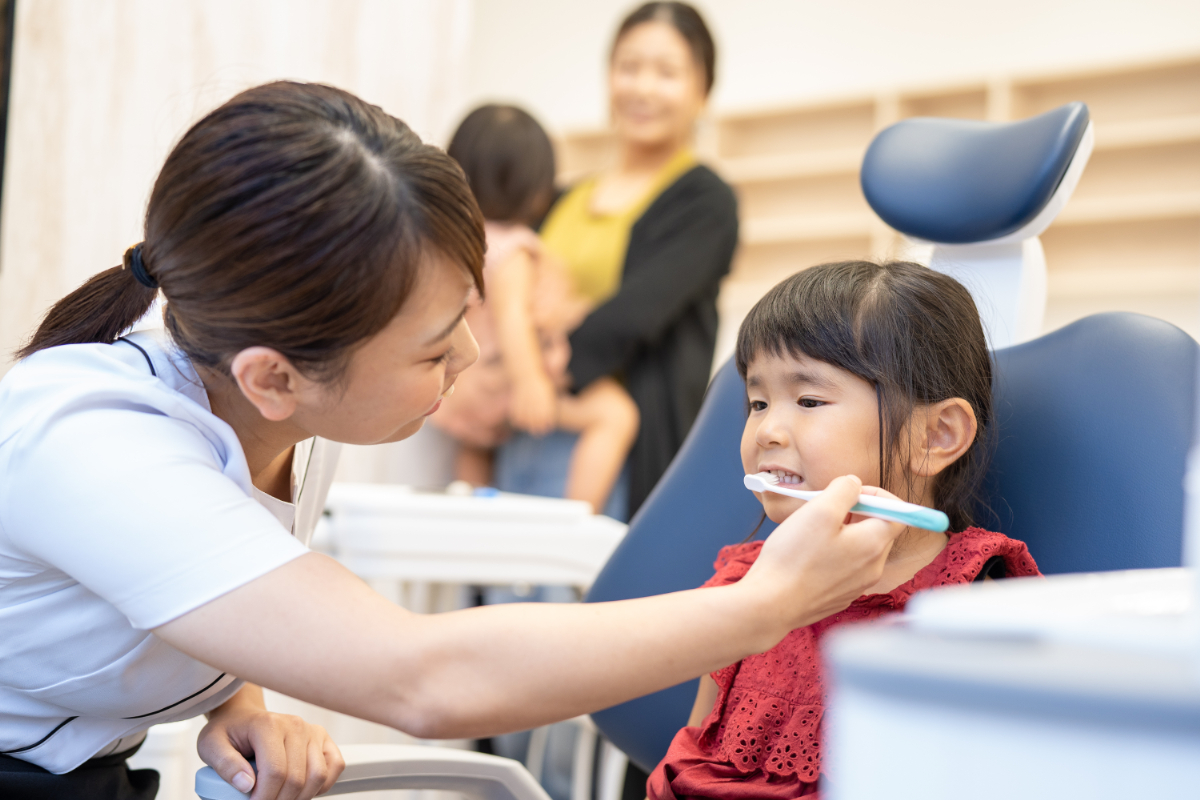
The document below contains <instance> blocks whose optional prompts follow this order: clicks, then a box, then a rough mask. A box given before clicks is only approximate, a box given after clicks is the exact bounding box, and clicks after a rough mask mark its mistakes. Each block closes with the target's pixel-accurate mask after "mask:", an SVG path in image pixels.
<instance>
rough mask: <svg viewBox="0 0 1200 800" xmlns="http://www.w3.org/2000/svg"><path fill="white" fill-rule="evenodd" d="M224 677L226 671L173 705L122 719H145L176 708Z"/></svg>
mask: <svg viewBox="0 0 1200 800" xmlns="http://www.w3.org/2000/svg"><path fill="white" fill-rule="evenodd" d="M224 677H225V673H224V672H222V673H221V674H220V675H218V676H217V677H216V680H214V681H213V682H212V683H210V684H209V685H208V686H205V687H204V688H203V689H201V690H200V691H198V692H192V693H191V694H189V695H188V696H187V697H185V698H183V699H182V700H179V701H177V702H174V703H171V705H169V706H163V707H162V708H160V709H159V710H158V711H150V712H148V713H146V714H138V715H137V716H136V717H121V719H144V718H145V717H153V716H154V715H155V714H161V713H162V712H164V711H167V710H169V709H172V708H174V707H175V706H177V705H179V704H180V703H186V702H187V701H188V700H191V699H192V698H193V697H195V696H197V695H201V694H204V693H205V692H207V691H208V690H209V689H211V688H212V687H214V686H216V685H217V683H218V682H219V681H220V680H221V678H224Z"/></svg>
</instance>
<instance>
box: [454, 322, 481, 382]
mask: <svg viewBox="0 0 1200 800" xmlns="http://www.w3.org/2000/svg"><path fill="white" fill-rule="evenodd" d="M452 346H453V348H454V351H455V352H456V353H458V354H459V356H458V358H456V359H455V363H454V364H453V367H454V374H455V375H457V374H458V373H460V372H462V371H463V370H464V369H466V368H467V367H469V366H471V365H472V364H474V363H475V362H476V361H478V360H479V342H477V341H475V334H473V333H471V326H470V325H468V324H467V320H466V318H463V319H462V320H461V321H460V322H459V323H458V327H457V328H455V329H454V336H453V344H452Z"/></svg>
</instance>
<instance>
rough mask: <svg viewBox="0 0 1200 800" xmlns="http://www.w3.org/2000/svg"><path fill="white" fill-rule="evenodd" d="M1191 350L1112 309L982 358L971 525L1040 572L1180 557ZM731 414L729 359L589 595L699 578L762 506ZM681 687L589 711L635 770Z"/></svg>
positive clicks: (634, 591) (1196, 349)
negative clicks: (985, 361) (990, 418)
mask: <svg viewBox="0 0 1200 800" xmlns="http://www.w3.org/2000/svg"><path fill="white" fill-rule="evenodd" d="M1198 357H1200V346H1198V345H1197V344H1196V342H1195V340H1193V339H1192V338H1191V337H1190V336H1188V335H1187V334H1186V333H1184V332H1183V331H1181V330H1180V329H1179V328H1176V327H1175V326H1173V325H1171V324H1170V323H1167V322H1163V321H1162V320H1158V319H1154V318H1152V317H1146V316H1142V315H1140V314H1127V313H1111V314H1099V315H1096V316H1093V317H1087V318H1085V319H1082V320H1079V321H1078V322H1075V323H1073V324H1071V325H1068V326H1066V327H1065V328H1062V329H1060V330H1058V331H1055V332H1053V333H1050V334H1047V335H1046V336H1043V337H1041V338H1039V339H1036V340H1034V341H1032V342H1028V343H1026V344H1023V345H1018V346H1016V347H1011V348H1007V349H1004V350H1000V351H998V352H996V353H995V365H996V370H995V375H994V387H995V398H996V405H995V407H996V424H997V439H998V444H997V447H996V451H995V458H994V459H993V462H992V467H991V469H990V471H989V473H988V478H987V483H986V492H987V497H986V500H987V503H986V505H987V506H988V507H989V509H984V510H983V512H982V513H981V514H980V515H979V518H980V524H982V525H985V526H987V527H990V528H992V529H994V530H999V531H1000V532H1002V533H1004V534H1006V535H1008V536H1011V537H1013V538H1016V539H1020V540H1022V541H1024V542H1025V543H1026V544H1028V545H1029V551H1030V552H1031V553H1032V554H1033V557H1034V559H1036V560H1037V562H1038V566H1039V567H1041V569H1042V571H1043V572H1045V573H1047V574H1049V573H1060V572H1092V571H1098V570H1115V569H1134V568H1149V567H1171V566H1179V564H1180V558H1181V548H1182V537H1181V535H1180V531H1181V530H1182V526H1183V475H1184V469H1185V461H1186V457H1187V449H1188V443H1189V442H1190V439H1191V434H1190V432H1191V422H1192V403H1193V400H1194V397H1195V393H1196V364H1197V359H1198ZM744 409H745V388H744V385H743V383H742V381H741V379H740V378H739V376H738V374H737V371H736V370H735V368H734V365H733V363H732V362H729V363H727V364H725V365H724V366H723V367H722V368H721V369H720V370H719V371H718V373H717V375H716V377H715V378H714V379H713V382H712V385H711V386H710V387H709V390H708V396H707V398H706V399H705V401H704V406H703V408H702V409H701V411H700V417H699V418H698V419H697V421H696V424H695V426H694V427H693V428H692V432H691V434H689V436H688V438H687V441H686V442H685V443H684V445H683V449H682V450H680V452H679V455H678V456H676V458H675V461H674V462H672V464H671V467H670V469H668V471H667V473H666V475H664V476H663V479H662V480H661V481H660V482H659V484H658V486H657V487H655V489H654V491H653V492H652V493H651V495H650V497H649V498H647V500H646V503H645V504H644V505H643V506H642V509H641V510H640V511H639V512H638V515H637V516H636V517H634V519H633V520H632V522H631V523H630V526H629V532H628V533H627V534H626V536H625V539H624V540H623V541H622V542H621V544H620V546H619V547H618V548H617V550H616V552H614V553H613V556H612V558H611V559H609V561H608V564H607V565H605V567H604V569H603V570H602V571H601V572H600V575H599V576H598V577H597V579H596V582H595V583H594V584H593V585H592V590H591V592H590V593H589V594H588V597H587V600H588V602H600V601H607V600H622V599H627V598H631V597H644V596H647V595H651V594H660V593H662V592H669V591H676V590H679V589H686V588H694V587H696V586H699V585H700V584H702V583H703V582H704V581H706V580H707V579H708V578H709V577H710V576H711V575H712V562H713V560H714V559H715V558H716V554H717V551H718V550H719V549H720V548H721V547H722V546H724V545H727V544H734V543H736V542H738V541H740V540H741V539H742V538H743V537H745V536H746V535H747V534H748V533H749V532H750V531H751V530H753V528H754V526H755V524H756V523H757V522H758V520H759V519H760V517H761V514H762V508H761V506H759V504H758V502H757V501H756V500H755V499H754V497H753V495H751V494H750V492H748V491H746V489H745V488H743V486H742V474H743V473H742V466H741V461H740V458H739V456H738V442H739V439H740V436H741V431H742V428H743V425H744V423H745V410H744ZM989 517H990V521H989ZM769 527H770V526H769V525H767V526H764V534H765V532H766V530H767V529H768V528H769ZM696 686H697V682H696V681H690V682H689V683H686V684H682V685H680V686H675V687H673V688H671V689H666V690H664V691H661V692H658V693H657V694H652V695H649V696H647V697H642V698H639V699H637V700H632V701H630V702H628V703H624V704H622V705H619V706H615V707H613V708H609V709H606V710H604V711H600V712H597V713H595V714H593V715H592V719H593V720H594V721H595V723H596V725H597V727H598V728H599V729H600V731H601V732H602V733H603V734H604V735H605V736H607V737H608V739H609V740H610V741H612V743H613V744H615V745H616V746H617V747H619V748H620V749H621V750H623V751H624V752H625V753H626V754H627V755H628V756H629V758H630V759H631V760H632V761H633V762H634V763H636V764H638V765H639V766H640V767H641V768H642V769H644V770H647V771H649V770H651V769H653V768H654V766H655V765H656V764H657V763H658V762H659V761H660V760H661V759H662V757H663V755H664V754H665V753H666V751H667V746H668V745H669V744H670V742H671V738H672V737H673V736H674V735H675V733H676V731H678V730H679V729H680V728H681V727H683V725H684V724H685V723H686V722H687V718H688V714H689V713H690V711H691V707H692V702H693V700H694V698H695V696H696Z"/></svg>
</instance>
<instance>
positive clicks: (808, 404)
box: [798, 397, 825, 408]
mask: <svg viewBox="0 0 1200 800" xmlns="http://www.w3.org/2000/svg"><path fill="white" fill-rule="evenodd" d="M798 402H799V403H800V407H801V408H819V407H820V406H823V405H825V404H824V403H823V402H821V401H820V400H816V399H814V398H812V397H801V398H800V400H799V401H798Z"/></svg>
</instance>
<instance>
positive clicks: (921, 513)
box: [850, 503, 950, 533]
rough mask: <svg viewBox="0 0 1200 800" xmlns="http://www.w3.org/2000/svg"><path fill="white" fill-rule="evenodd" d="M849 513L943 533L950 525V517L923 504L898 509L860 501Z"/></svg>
mask: <svg viewBox="0 0 1200 800" xmlns="http://www.w3.org/2000/svg"><path fill="white" fill-rule="evenodd" d="M850 513H851V514H862V515H863V516H864V517H877V518H879V519H886V520H890V521H892V522H899V523H902V524H904V525H911V526H912V527H914V528H923V529H924V530H927V531H936V532H937V533H945V532H946V530H947V529H948V528H949V527H950V518H949V517H947V516H946V515H945V514H944V513H942V512H941V511H938V510H937V509H935V508H925V507H923V506H912V509H911V510H908V509H905V510H903V511H902V510H900V509H891V508H886V509H885V508H878V507H876V506H865V505H863V504H862V503H858V504H856V505H855V506H854V507H853V508H851V509H850Z"/></svg>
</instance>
